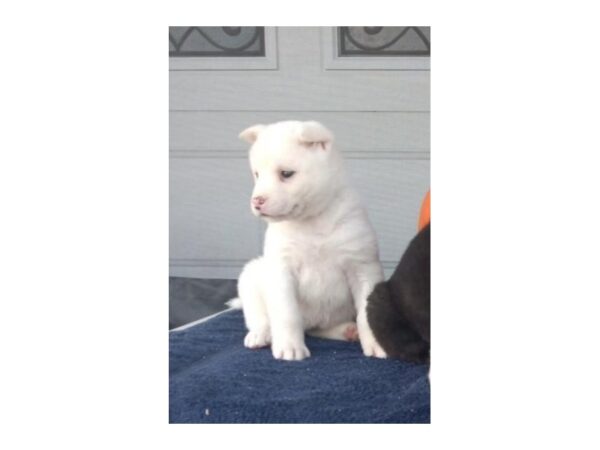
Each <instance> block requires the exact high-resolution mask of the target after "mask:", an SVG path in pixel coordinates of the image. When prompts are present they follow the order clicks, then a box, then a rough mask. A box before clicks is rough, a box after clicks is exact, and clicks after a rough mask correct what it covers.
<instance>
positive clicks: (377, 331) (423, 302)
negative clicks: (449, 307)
mask: <svg viewBox="0 0 600 450" xmlns="http://www.w3.org/2000/svg"><path fill="white" fill-rule="evenodd" d="M430 228H431V226H430V225H429V224H428V225H427V226H426V227H424V228H423V229H422V230H421V231H420V232H419V233H418V234H417V235H416V236H415V237H414V238H413V240H412V241H411V242H410V244H409V245H408V248H407V249H406V251H405V252H404V255H402V258H401V259H400V262H399V263H398V266H397V267H396V270H395V271H394V274H393V275H392V277H391V278H390V279H389V280H388V281H386V282H383V283H379V284H378V285H377V286H375V289H374V290H373V292H372V293H371V295H370V296H369V298H368V300H367V302H368V304H367V319H368V321H369V325H370V326H371V329H372V330H373V334H374V335H375V338H376V339H377V342H379V344H380V345H381V346H382V347H383V349H384V350H385V351H386V353H387V354H388V356H390V357H393V358H400V359H406V360H408V361H413V362H419V363H427V362H429V345H430V331H429V330H430V313H429V310H430V282H429V280H430V273H431V267H430V247H431V245H430Z"/></svg>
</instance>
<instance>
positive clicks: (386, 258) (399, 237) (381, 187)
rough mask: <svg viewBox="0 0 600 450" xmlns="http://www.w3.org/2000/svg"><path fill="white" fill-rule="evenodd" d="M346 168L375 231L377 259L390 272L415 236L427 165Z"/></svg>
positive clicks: (376, 163)
mask: <svg viewBox="0 0 600 450" xmlns="http://www.w3.org/2000/svg"><path fill="white" fill-rule="evenodd" d="M347 165H348V170H349V171H350V175H351V179H352V182H353V184H354V186H355V187H356V189H357V190H358V191H359V193H360V195H361V197H362V199H363V202H364V204H365V205H366V206H367V209H368V211H369V218H370V219H371V223H372V224H373V226H374V227H375V231H376V233H377V240H378V241H379V246H380V251H379V256H380V258H381V260H382V262H383V264H384V266H385V267H386V268H387V269H389V268H393V267H395V265H396V264H397V263H398V261H399V260H400V256H401V255H402V253H403V252H404V249H405V248H406V246H407V245H408V243H409V242H410V240H411V239H412V237H413V236H414V235H415V234H416V232H417V221H418V216H419V209H420V207H421V201H422V200H423V197H424V196H425V193H426V192H427V190H428V189H429V161H404V160H368V161H364V160H363V161H360V160H349V161H348V162H347ZM386 272H388V273H389V271H386Z"/></svg>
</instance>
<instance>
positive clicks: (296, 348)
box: [271, 340, 310, 361]
mask: <svg viewBox="0 0 600 450" xmlns="http://www.w3.org/2000/svg"><path fill="white" fill-rule="evenodd" d="M271 350H272V351H273V358H275V359H284V360H286V361H300V360H302V359H304V358H308V357H309V356H310V352H309V351H308V348H306V345H304V342H303V341H302V340H286V341H283V342H277V341H274V342H273V345H272V346H271Z"/></svg>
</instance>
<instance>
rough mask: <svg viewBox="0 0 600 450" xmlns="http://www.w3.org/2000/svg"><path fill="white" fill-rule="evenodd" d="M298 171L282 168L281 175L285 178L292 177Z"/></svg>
mask: <svg viewBox="0 0 600 450" xmlns="http://www.w3.org/2000/svg"><path fill="white" fill-rule="evenodd" d="M295 173H296V172H294V171H293V170H282V171H281V176H282V177H283V178H290V177H291V176H292V175H294V174H295Z"/></svg>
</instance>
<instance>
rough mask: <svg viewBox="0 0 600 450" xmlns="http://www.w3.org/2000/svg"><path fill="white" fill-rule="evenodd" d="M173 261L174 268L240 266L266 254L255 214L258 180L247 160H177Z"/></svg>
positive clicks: (173, 186)
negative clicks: (252, 209)
mask: <svg viewBox="0 0 600 450" xmlns="http://www.w3.org/2000/svg"><path fill="white" fill-rule="evenodd" d="M170 172H171V173H170V179H171V186H170V232H169V235H170V258H171V263H172V264H173V265H180V266H181V265H184V266H186V265H187V266H189V265H199V264H200V265H201V264H208V263H209V262H210V263H214V262H215V261H222V262H224V263H226V264H230V263H231V264H234V265H235V264H238V265H239V264H240V262H239V261H242V260H247V259H249V258H251V257H254V256H256V255H258V254H259V252H260V241H259V232H260V228H259V224H258V221H256V220H255V219H254V217H253V216H252V214H251V212H250V200H249V198H250V193H251V192H252V185H253V182H252V177H251V175H250V171H249V169H248V163H247V162H246V160H244V159H225V160H223V159H209V158H172V159H171V161H170Z"/></svg>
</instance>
